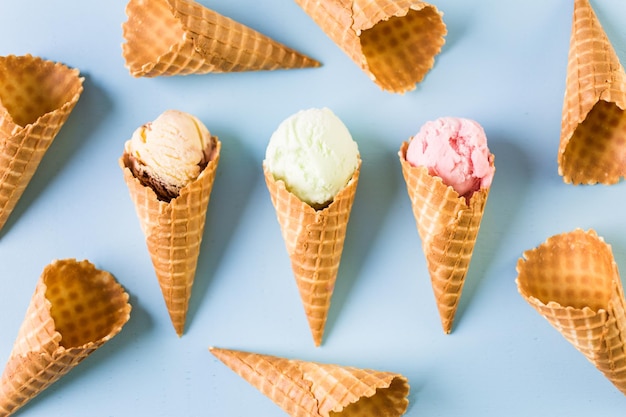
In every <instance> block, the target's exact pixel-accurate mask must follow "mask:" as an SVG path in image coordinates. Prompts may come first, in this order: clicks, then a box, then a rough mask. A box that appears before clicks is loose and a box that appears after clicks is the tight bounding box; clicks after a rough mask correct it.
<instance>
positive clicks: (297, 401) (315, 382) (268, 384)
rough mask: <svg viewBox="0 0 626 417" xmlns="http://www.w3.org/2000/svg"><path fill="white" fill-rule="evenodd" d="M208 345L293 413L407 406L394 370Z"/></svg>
mask: <svg viewBox="0 0 626 417" xmlns="http://www.w3.org/2000/svg"><path fill="white" fill-rule="evenodd" d="M209 350H210V352H211V353H212V354H213V355H214V356H215V357H216V358H218V359H219V360H220V361H222V362H223V363H224V364H225V365H226V366H228V367H229V368H230V369H232V370H233V371H234V372H235V373H236V374H238V375H239V376H241V377H242V378H243V379H245V380H246V381H247V382H249V383H250V384H251V385H252V386H254V387H255V388H256V389H258V390H259V391H260V392H261V393H263V394H264V395H266V396H267V397H269V398H270V399H271V400H272V401H273V402H274V403H275V404H276V405H278V406H279V407H280V408H282V409H283V410H284V411H285V412H286V413H287V414H289V415H290V416H292V417H314V416H315V417H331V416H336V417H341V416H345V417H349V416H372V417H373V416H385V417H399V416H401V415H403V414H404V413H405V412H406V409H407V407H408V405H409V400H408V394H409V389H410V387H409V382H408V380H407V379H406V377H404V376H403V375H400V374H397V373H393V372H384V371H377V370H372V369H361V368H354V367H349V366H342V365H337V364H323V363H318V362H310V361H303V360H297V359H286V358H281V357H277V356H272V355H263V354H259V353H253V352H243V351H237V350H230V349H221V348H210V349H209Z"/></svg>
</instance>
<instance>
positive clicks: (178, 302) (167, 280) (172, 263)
mask: <svg viewBox="0 0 626 417" xmlns="http://www.w3.org/2000/svg"><path fill="white" fill-rule="evenodd" d="M213 139H214V140H215V144H216V148H215V152H214V157H213V159H211V161H209V163H208V165H207V166H206V168H205V169H204V170H203V171H202V172H201V173H200V175H199V176H198V178H197V179H196V180H194V181H192V182H191V183H189V184H188V185H186V186H185V187H183V188H182V189H181V190H180V195H179V196H178V197H177V198H174V199H172V200H171V201H170V202H169V203H166V202H164V201H161V200H159V199H158V198H157V195H156V194H155V192H154V191H153V190H152V188H150V187H148V186H145V185H143V184H142V183H141V182H140V181H139V180H138V179H137V178H135V177H134V176H133V174H132V173H131V170H130V169H129V168H128V165H127V162H128V160H127V159H126V158H125V157H124V156H122V157H121V158H120V159H119V164H120V167H121V168H122V171H123V172H124V180H125V181H126V185H127V186H128V189H129V191H130V196H131V199H132V200H133V203H134V205H135V209H136V212H137V216H138V217H139V222H140V225H141V229H142V231H143V233H144V235H145V238H146V244H147V247H148V251H149V253H150V258H151V259H152V264H153V266H154V271H155V273H156V276H157V279H158V281H159V285H160V287H161V292H162V293H163V298H164V300H165V304H166V306H167V310H168V312H169V315H170V319H171V320H172V324H173V326H174V329H175V330H176V333H177V334H178V335H179V336H182V334H183V333H184V329H185V321H186V317H187V310H188V307H189V299H190V297H191V289H192V286H193V282H194V279H195V275H196V267H197V263H198V256H199V255H200V245H201V243H202V235H203V233H204V225H205V222H206V212H207V208H208V205H209V198H210V196H211V190H212V189H213V182H214V180H215V172H216V170H217V166H218V163H219V158H220V150H221V142H220V141H219V140H218V139H217V138H216V137H213Z"/></svg>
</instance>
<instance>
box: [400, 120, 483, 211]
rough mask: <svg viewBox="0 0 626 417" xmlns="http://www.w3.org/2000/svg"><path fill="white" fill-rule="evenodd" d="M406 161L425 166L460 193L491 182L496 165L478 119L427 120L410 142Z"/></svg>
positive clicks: (469, 192) (468, 194)
mask: <svg viewBox="0 0 626 417" xmlns="http://www.w3.org/2000/svg"><path fill="white" fill-rule="evenodd" d="M406 160H407V161H408V162H409V163H410V164H411V165H413V166H425V167H427V168H428V171H429V173H430V174H431V175H436V176H438V177H441V179H442V180H443V182H444V183H445V184H446V185H449V186H451V187H453V188H454V189H455V190H456V191H457V192H458V193H459V195H461V196H464V197H466V198H468V199H469V198H470V197H471V195H472V194H473V193H474V192H475V191H478V190H479V189H481V188H487V187H489V186H490V185H491V181H492V180H493V175H494V172H495V167H494V165H493V156H492V155H491V154H490V152H489V148H488V147H487V137H486V135H485V131H484V130H483V128H482V127H481V126H480V125H479V124H478V123H477V122H475V121H473V120H469V119H462V118H456V117H442V118H439V119H436V120H434V121H430V122H427V123H425V124H424V125H423V126H422V128H421V129H420V131H419V132H418V133H417V134H416V135H415V136H414V137H413V138H411V140H410V141H409V147H408V149H407V152H406Z"/></svg>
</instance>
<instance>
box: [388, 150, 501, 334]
mask: <svg viewBox="0 0 626 417" xmlns="http://www.w3.org/2000/svg"><path fill="white" fill-rule="evenodd" d="M407 148H408V142H404V143H403V144H402V146H401V148H400V151H399V153H398V156H399V158H400V164H401V166H402V174H403V176H404V179H405V181H406V187H407V191H408V194H409V198H410V200H411V206H412V209H413V215H414V217H415V221H416V223H417V231H418V233H419V235H420V238H421V240H422V249H423V250H424V255H425V256H426V264H427V266H428V272H429V274H430V278H431V283H432V286H433V291H434V293H435V300H436V302H437V308H438V310H439V316H440V318H441V325H442V327H443V330H444V332H445V333H450V331H451V330H452V324H453V321H454V316H455V314H456V310H457V306H458V303H459V299H460V298H461V292H462V290H463V284H464V283H465V277H466V275H467V271H468V269H469V265H470V261H471V260H472V254H473V252H474V245H475V243H476V238H477V236H478V231H479V229H480V223H481V220H482V217H483V212H484V210H485V204H486V203H487V197H488V196H489V190H490V188H481V189H480V190H479V191H476V192H474V194H473V195H472V197H471V199H470V201H469V204H468V203H467V202H466V199H465V198H464V197H461V196H459V194H458V193H457V192H456V191H455V190H454V189H453V188H452V187H449V186H447V185H445V184H444V183H443V181H442V180H441V178H439V177H437V176H433V175H430V174H429V173H428V169H427V168H425V167H413V166H411V164H410V163H409V162H407V160H406V150H407Z"/></svg>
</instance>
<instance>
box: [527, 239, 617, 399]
mask: <svg viewBox="0 0 626 417" xmlns="http://www.w3.org/2000/svg"><path fill="white" fill-rule="evenodd" d="M517 272H518V275H517V279H516V283H517V288H518V290H519V292H520V294H521V295H522V297H523V298H524V299H525V300H526V301H527V302H528V303H529V304H530V305H531V306H532V307H533V308H534V309H535V310H536V311H537V312H538V313H539V314H541V315H542V316H543V317H544V318H545V319H546V320H548V322H549V323H550V324H551V325H552V326H553V327H554V328H555V329H556V330H558V331H559V332H560V333H561V334H562V335H563V337H565V339H567V340H568V341H569V342H570V343H571V344H572V345H574V347H575V348H576V349H578V350H579V351H580V352H581V353H582V354H583V355H585V357H586V358H587V359H588V360H589V361H590V362H591V363H593V364H594V365H595V366H596V367H597V368H598V370H600V371H601V372H602V373H603V374H604V375H605V376H606V377H607V378H608V379H609V380H610V381H611V382H612V383H613V384H614V385H615V387H616V388H617V389H619V390H620V391H621V392H622V393H624V394H626V343H625V341H626V302H625V300H624V290H623V288H622V281H621V279H620V276H619V272H618V268H617V264H616V262H615V259H614V258H613V253H612V250H611V246H610V245H609V244H607V243H606V242H605V241H604V239H602V238H601V237H600V236H598V234H597V233H596V232H595V231H594V230H589V231H583V230H581V229H576V230H574V231H572V232H568V233H562V234H559V235H555V236H552V237H550V238H549V239H547V240H546V241H545V242H544V243H542V244H541V245H539V246H538V247H537V248H535V249H532V250H528V251H526V252H524V254H523V257H522V258H521V259H520V260H519V261H518V263H517Z"/></svg>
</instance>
